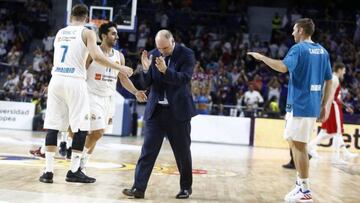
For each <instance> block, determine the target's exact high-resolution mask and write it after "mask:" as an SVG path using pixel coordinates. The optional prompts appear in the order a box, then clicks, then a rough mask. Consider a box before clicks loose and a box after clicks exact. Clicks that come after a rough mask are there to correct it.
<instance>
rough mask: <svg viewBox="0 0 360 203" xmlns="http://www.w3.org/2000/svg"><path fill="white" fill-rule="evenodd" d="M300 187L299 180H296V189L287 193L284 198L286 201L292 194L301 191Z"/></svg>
mask: <svg viewBox="0 0 360 203" xmlns="http://www.w3.org/2000/svg"><path fill="white" fill-rule="evenodd" d="M299 189H300V185H298V184H297V182H296V184H295V187H294V189H292V190H291V191H290V192H289V193H287V194H286V195H285V197H284V200H285V201H286V202H288V201H290V198H291V197H292V196H294V195H295V194H296V193H297V192H298V191H299Z"/></svg>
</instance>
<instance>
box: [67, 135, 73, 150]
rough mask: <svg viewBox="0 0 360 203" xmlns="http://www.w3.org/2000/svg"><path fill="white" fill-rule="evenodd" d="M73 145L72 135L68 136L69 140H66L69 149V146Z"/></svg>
mask: <svg viewBox="0 0 360 203" xmlns="http://www.w3.org/2000/svg"><path fill="white" fill-rule="evenodd" d="M71 145H72V138H71V137H70V136H67V140H66V146H67V148H68V149H69V147H71Z"/></svg>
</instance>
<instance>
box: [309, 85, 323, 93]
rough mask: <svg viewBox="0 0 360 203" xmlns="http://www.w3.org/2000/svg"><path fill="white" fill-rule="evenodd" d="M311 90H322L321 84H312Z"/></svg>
mask: <svg viewBox="0 0 360 203" xmlns="http://www.w3.org/2000/svg"><path fill="white" fill-rule="evenodd" d="M310 91H313V92H319V91H321V85H311V87H310Z"/></svg>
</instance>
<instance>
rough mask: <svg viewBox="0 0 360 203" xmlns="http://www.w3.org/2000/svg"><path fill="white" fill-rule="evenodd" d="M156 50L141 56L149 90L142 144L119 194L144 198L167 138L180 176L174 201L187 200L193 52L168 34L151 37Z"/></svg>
mask: <svg viewBox="0 0 360 203" xmlns="http://www.w3.org/2000/svg"><path fill="white" fill-rule="evenodd" d="M155 43H156V47H157V48H156V49H154V50H152V51H150V52H149V53H147V51H146V50H145V51H144V52H143V53H142V56H141V63H142V65H143V72H142V73H141V74H142V77H143V81H144V83H145V84H144V85H145V86H146V87H149V86H150V94H149V97H148V102H147V104H146V109H145V115H144V118H145V129H144V130H145V131H144V136H145V137H144V144H143V146H142V149H141V155H140V158H139V160H138V163H137V166H136V170H135V182H134V185H133V187H132V188H131V189H124V190H123V193H124V194H125V195H127V196H134V197H135V198H144V193H145V190H146V187H147V184H148V180H149V178H150V175H151V171H152V169H153V167H154V164H155V161H156V158H157V156H158V154H159V151H160V148H161V145H162V143H163V140H164V137H165V136H167V138H168V140H169V142H170V145H171V148H172V150H173V152H174V155H175V159H176V164H177V167H178V170H179V172H180V192H179V193H178V194H177V195H176V198H178V199H184V198H188V197H189V196H190V195H191V193H192V190H191V185H192V161H191V152H190V144H191V138H190V130H191V126H190V120H191V118H192V117H193V116H195V114H196V113H195V105H194V102H193V99H192V95H191V88H190V80H191V77H192V74H193V70H194V66H195V56H194V52H193V51H192V50H191V49H189V48H186V47H183V46H181V45H179V44H176V43H175V41H174V38H173V36H172V34H171V32H170V31H168V30H160V31H159V32H158V33H157V34H156V37H155Z"/></svg>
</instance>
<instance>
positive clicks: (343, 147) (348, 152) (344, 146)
mask: <svg viewBox="0 0 360 203" xmlns="http://www.w3.org/2000/svg"><path fill="white" fill-rule="evenodd" d="M339 144H340V149H341V151H342V152H343V153H344V154H350V153H351V152H350V151H349V150H348V149H347V148H346V145H345V142H344V137H343V136H342V134H339Z"/></svg>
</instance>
